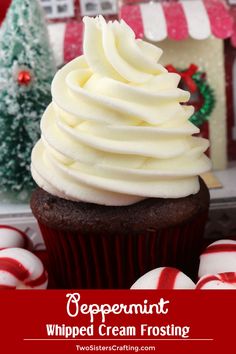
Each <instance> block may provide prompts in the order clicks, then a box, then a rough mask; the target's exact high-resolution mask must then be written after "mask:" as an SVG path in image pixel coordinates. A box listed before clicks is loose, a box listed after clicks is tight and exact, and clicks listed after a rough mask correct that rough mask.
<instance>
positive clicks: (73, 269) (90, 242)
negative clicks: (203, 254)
mask: <svg viewBox="0 0 236 354" xmlns="http://www.w3.org/2000/svg"><path fill="white" fill-rule="evenodd" d="M84 25H85V27H84V43H83V49H84V55H82V56H80V57H78V58H76V59H74V60H73V61H71V62H70V63H69V64H67V65H65V66H64V67H63V68H62V69H61V70H59V71H58V72H57V74H56V75H55V78H54V80H53V82H52V97H53V100H52V103H51V104H50V105H49V106H48V108H47V109H46V111H45V113H44V115H43V117H42V120H41V131H42V135H41V139H40V140H39V141H38V143H37V144H36V145H35V147H34V149H33V151H32V164H31V171H32V176H33V178H34V180H35V181H36V183H37V184H38V186H39V188H38V189H37V190H35V192H34V193H33V195H32V198H31V208H32V211H33V214H34V215H35V217H36V219H37V220H38V223H39V226H40V228H41V231H42V234H43V237H44V240H45V244H46V247H47V252H48V258H49V259H48V261H49V269H48V272H49V281H50V279H51V281H52V280H53V284H54V286H55V287H56V288H68V289H69V288H130V286H131V285H132V284H133V283H134V281H135V280H136V279H137V278H139V277H140V276H141V275H143V274H144V273H146V272H147V271H149V270H151V269H153V268H157V267H160V266H172V267H176V268H178V269H180V270H182V271H183V272H185V273H186V274H187V275H189V276H191V277H192V278H194V277H195V275H196V274H197V269H198V258H199V254H200V250H201V248H202V241H203V232H204V225H205V222H206V219H207V214H208V207H209V192H208V189H207V187H206V186H205V184H204V182H203V181H202V180H201V179H200V178H199V175H200V174H201V173H203V172H206V171H208V170H209V169H210V168H211V163H210V161H209V159H208V157H207V156H206V155H205V154H204V152H205V151H206V150H207V148H208V146H209V143H208V140H206V139H203V138H200V137H195V136H193V135H194V134H196V133H198V132H199V129H198V128H197V127H196V126H194V125H193V124H192V123H191V122H190V121H189V118H190V117H191V115H192V114H193V107H192V106H188V105H186V104H184V103H186V102H187V101H188V100H189V97H190V94H189V93H188V92H187V91H184V90H181V89H179V88H178V84H179V81H180V76H179V75H178V74H176V73H169V72H168V71H167V70H166V69H165V68H164V67H163V66H162V65H161V64H159V63H158V60H159V58H160V56H161V54H162V51H161V50H160V49H159V48H158V47H156V46H154V45H152V44H150V43H147V42H145V41H142V40H137V39H135V35H134V33H133V31H132V30H131V29H130V28H129V27H128V26H127V24H126V23H125V22H123V21H121V22H120V23H119V22H117V21H115V22H109V23H106V22H105V20H104V19H103V18H102V17H98V18H89V17H85V18H84Z"/></svg>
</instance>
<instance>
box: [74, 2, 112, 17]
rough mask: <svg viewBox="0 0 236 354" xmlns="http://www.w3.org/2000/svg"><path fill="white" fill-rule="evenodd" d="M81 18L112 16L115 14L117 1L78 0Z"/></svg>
mask: <svg viewBox="0 0 236 354" xmlns="http://www.w3.org/2000/svg"><path fill="white" fill-rule="evenodd" d="M80 8H81V15H82V16H85V15H87V16H95V15H98V14H101V15H112V14H116V13H117V0H80Z"/></svg>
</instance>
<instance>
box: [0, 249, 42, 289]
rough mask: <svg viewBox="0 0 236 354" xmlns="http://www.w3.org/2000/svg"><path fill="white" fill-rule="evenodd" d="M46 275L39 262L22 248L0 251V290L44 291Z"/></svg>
mask: <svg viewBox="0 0 236 354" xmlns="http://www.w3.org/2000/svg"><path fill="white" fill-rule="evenodd" d="M47 283H48V277H47V273H46V271H45V269H44V266H43V264H42V262H41V260H40V259H39V258H38V257H36V256H35V255H34V254H33V253H31V252H29V251H27V250H24V249H22V248H8V249H5V250H1V251H0V289H46V287H47Z"/></svg>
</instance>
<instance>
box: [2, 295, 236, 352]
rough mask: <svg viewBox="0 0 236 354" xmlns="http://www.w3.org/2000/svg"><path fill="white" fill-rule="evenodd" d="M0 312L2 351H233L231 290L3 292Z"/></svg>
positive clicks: (234, 298)
mask: <svg viewBox="0 0 236 354" xmlns="http://www.w3.org/2000/svg"><path fill="white" fill-rule="evenodd" d="M0 311H1V312H0V313H1V321H0V339H1V341H0V343H1V344H0V352H1V353H7V354H13V353H25V354H28V353H30V354H31V353H33V354H37V353H40V354H41V353H44V354H47V353H48V354H49V353H50V354H54V353H55V354H60V353H63V354H64V353H65V354H69V353H80V352H85V353H86V352H117V353H121V352H123V353H125V352H134V353H137V352H140V353H142V352H155V353H160V354H185V353H186V354H187V353H188V354H194V353H197V354H199V353H201V354H205V353H206V354H211V353H214V354H217V353H222V351H224V353H227V354H230V353H235V324H234V323H235V318H236V292H234V291H224V290H222V291H207V290H206V291H204V290H203V291H196V290H195V291H192V290H184V291H182V290H171V291H164V290H163V291H143V290H136V291H135V290H133V291H129V290H111V291H108V290H104V291H103V290H98V291H95V290H91V291H86V290H67V291H55V290H48V291H24V290H22V291H1V292H0Z"/></svg>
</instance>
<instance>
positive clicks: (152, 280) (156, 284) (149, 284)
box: [131, 267, 195, 289]
mask: <svg viewBox="0 0 236 354" xmlns="http://www.w3.org/2000/svg"><path fill="white" fill-rule="evenodd" d="M194 288H195V284H194V282H193V281H192V280H191V279H190V278H189V277H187V275H185V274H184V273H182V272H181V271H180V270H178V269H176V268H171V267H161V268H156V269H153V270H151V271H150V272H148V273H146V274H144V275H143V276H142V277H141V278H139V279H138V280H137V281H136V282H135V283H134V284H133V285H132V287H131V289H194Z"/></svg>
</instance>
